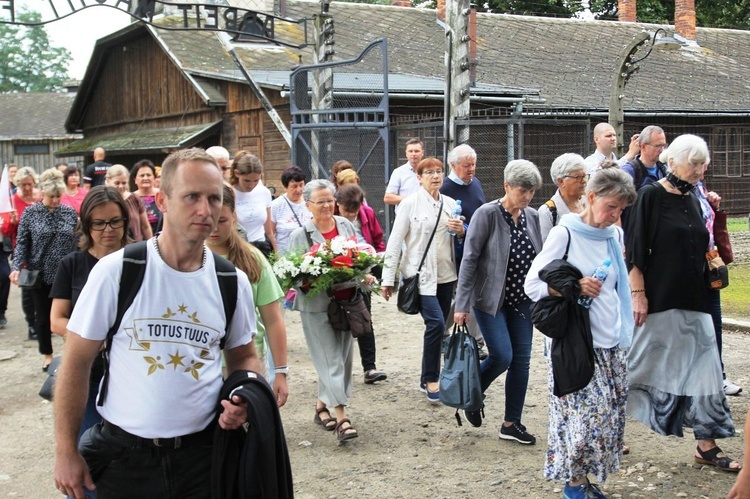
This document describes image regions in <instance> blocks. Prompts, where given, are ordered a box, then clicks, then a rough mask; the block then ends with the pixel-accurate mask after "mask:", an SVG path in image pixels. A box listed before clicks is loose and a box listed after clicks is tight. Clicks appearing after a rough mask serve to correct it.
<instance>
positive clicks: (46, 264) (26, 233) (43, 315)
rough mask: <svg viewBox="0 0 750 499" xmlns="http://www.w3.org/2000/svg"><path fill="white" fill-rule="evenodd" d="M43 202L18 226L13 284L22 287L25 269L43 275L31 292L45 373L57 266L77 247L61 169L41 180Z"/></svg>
mask: <svg viewBox="0 0 750 499" xmlns="http://www.w3.org/2000/svg"><path fill="white" fill-rule="evenodd" d="M39 188H40V190H41V191H42V200H41V201H40V202H38V203H36V204H33V205H31V206H29V207H28V208H26V210H25V211H24V212H23V217H22V218H21V223H20V224H19V225H18V240H17V242H16V249H15V252H14V253H13V272H11V274H10V282H12V283H13V284H15V285H18V278H19V276H20V274H21V269H28V270H31V271H34V270H37V271H39V274H38V277H37V279H36V285H35V287H34V289H29V291H30V292H31V293H30V294H31V299H32V302H33V303H34V316H35V317H34V319H35V329H36V334H37V340H38V341H39V353H41V354H42V355H43V356H44V361H43V363H42V371H45V372H46V371H47V369H48V368H49V365H50V363H51V362H52V333H51V332H50V315H49V314H50V308H51V307H52V301H51V300H50V298H49V292H50V288H51V287H52V282H53V281H54V280H55V274H56V273H57V266H58V264H59V263H60V260H62V259H63V257H64V256H65V255H67V254H68V253H70V252H71V251H73V249H74V247H75V231H76V226H77V225H78V214H77V213H76V211H75V210H74V209H73V208H71V207H70V206H65V205H62V204H60V198H61V197H62V195H63V194H64V193H65V183H64V182H63V174H62V173H61V172H60V171H59V170H58V169H57V168H50V169H49V170H45V171H44V172H42V174H41V175H40V176H39Z"/></svg>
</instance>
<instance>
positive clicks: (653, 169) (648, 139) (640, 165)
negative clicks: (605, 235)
mask: <svg viewBox="0 0 750 499" xmlns="http://www.w3.org/2000/svg"><path fill="white" fill-rule="evenodd" d="M638 145H639V147H640V150H641V152H640V154H638V155H636V157H635V158H633V160H632V161H628V162H627V163H626V164H624V165H622V169H623V171H624V172H626V173H627V174H628V175H630V176H631V177H633V183H634V184H635V190H636V191H638V190H640V189H641V187H643V186H644V185H647V184H650V183H653V182H656V181H658V180H661V179H662V178H664V177H665V176H666V174H667V165H665V164H664V163H662V162H661V161H659V155H660V154H661V153H662V151H664V148H666V147H667V136H666V135H665V134H664V130H663V129H662V128H661V127H658V126H656V125H649V126H647V127H646V128H644V129H643V131H642V132H641V133H640V134H639V135H638ZM623 226H624V224H623Z"/></svg>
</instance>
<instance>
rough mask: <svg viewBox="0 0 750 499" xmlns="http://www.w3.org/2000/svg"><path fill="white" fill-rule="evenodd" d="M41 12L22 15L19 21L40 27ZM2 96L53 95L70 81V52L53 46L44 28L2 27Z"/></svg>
mask: <svg viewBox="0 0 750 499" xmlns="http://www.w3.org/2000/svg"><path fill="white" fill-rule="evenodd" d="M41 19H42V16H41V15H40V14H39V13H38V12H29V11H27V12H21V13H19V14H18V16H17V20H18V21H20V22H25V23H38V22H40V21H41ZM0 40H2V43H0V61H3V63H2V64H0V92H50V91H55V90H60V89H62V84H63V81H65V80H66V79H67V78H68V69H67V68H68V62H69V61H70V52H69V51H68V50H67V49H65V48H62V47H52V46H51V45H50V41H49V37H48V36H47V31H46V30H45V29H44V27H43V26H29V27H27V26H18V25H13V24H0Z"/></svg>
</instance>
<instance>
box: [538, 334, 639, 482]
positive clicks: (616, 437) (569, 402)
mask: <svg viewBox="0 0 750 499" xmlns="http://www.w3.org/2000/svg"><path fill="white" fill-rule="evenodd" d="M594 354H595V356H596V364H595V367H594V375H593V377H592V378H591V381H590V382H589V384H588V385H586V387H585V388H583V389H581V390H578V391H577V392H574V393H570V394H568V395H565V396H564V397H556V396H555V395H554V394H553V393H552V387H553V386H554V380H553V377H552V365H551V364H549V366H548V367H549V370H548V375H547V379H548V386H549V434H548V437H547V460H546V463H545V466H544V476H545V477H547V478H551V479H553V480H560V481H569V480H571V479H578V478H582V477H584V476H586V475H594V476H595V477H596V478H597V479H598V480H599V481H600V482H604V481H606V479H607V476H608V475H609V474H610V473H614V472H616V471H617V470H618V469H620V458H621V457H622V446H623V438H624V435H625V407H626V403H627V398H628V379H627V364H626V361H625V358H626V352H625V350H623V349H621V348H620V347H613V348H595V349H594Z"/></svg>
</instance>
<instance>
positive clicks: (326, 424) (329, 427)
mask: <svg viewBox="0 0 750 499" xmlns="http://www.w3.org/2000/svg"><path fill="white" fill-rule="evenodd" d="M321 412H325V413H326V414H328V417H327V418H321V417H320V413H321ZM313 422H314V423H315V424H319V425H320V426H322V427H323V429H324V430H325V431H333V430H335V429H336V418H334V417H333V416H331V411H329V410H328V407H320V408H318V407H316V408H315V417H314V418H313ZM331 423H333V424H331Z"/></svg>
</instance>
